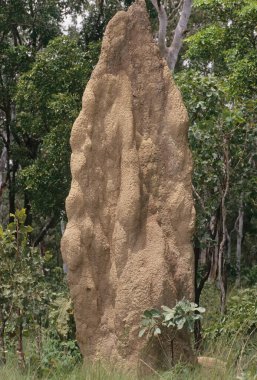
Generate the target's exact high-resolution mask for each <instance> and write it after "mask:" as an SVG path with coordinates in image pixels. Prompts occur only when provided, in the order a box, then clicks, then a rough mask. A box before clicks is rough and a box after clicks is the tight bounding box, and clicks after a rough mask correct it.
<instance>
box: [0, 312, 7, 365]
mask: <svg viewBox="0 0 257 380" xmlns="http://www.w3.org/2000/svg"><path fill="white" fill-rule="evenodd" d="M0 324H1V325H0V365H2V364H5V363H6V354H5V324H6V321H5V319H4V317H3V313H2V310H0Z"/></svg>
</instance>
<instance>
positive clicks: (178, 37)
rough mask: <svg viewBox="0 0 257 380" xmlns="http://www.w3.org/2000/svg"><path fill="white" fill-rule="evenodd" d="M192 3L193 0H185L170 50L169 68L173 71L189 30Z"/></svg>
mask: <svg viewBox="0 0 257 380" xmlns="http://www.w3.org/2000/svg"><path fill="white" fill-rule="evenodd" d="M192 3H193V0H184V2H183V7H182V11H181V14H180V18H179V21H178V24H177V27H176V29H175V33H174V37H173V41H172V43H171V46H170V47H169V50H168V58H167V62H168V66H169V68H170V69H171V70H172V71H173V70H174V68H175V66H176V63H177V60H178V54H179V52H180V49H181V47H182V44H183V39H184V34H185V32H186V30H187V24H188V20H189V17H190V15H191V10H192Z"/></svg>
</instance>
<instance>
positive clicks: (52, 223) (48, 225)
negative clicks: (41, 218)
mask: <svg viewBox="0 0 257 380" xmlns="http://www.w3.org/2000/svg"><path fill="white" fill-rule="evenodd" d="M55 223H56V218H55V216H53V217H52V218H51V219H50V220H49V221H48V222H47V223H46V225H45V226H44V227H43V228H42V230H41V231H40V233H39V235H38V237H37V238H36V239H35V241H34V243H33V247H37V246H38V244H39V243H40V242H41V241H42V240H43V239H44V237H45V235H46V234H47V232H48V230H50V228H53V227H54V226H55Z"/></svg>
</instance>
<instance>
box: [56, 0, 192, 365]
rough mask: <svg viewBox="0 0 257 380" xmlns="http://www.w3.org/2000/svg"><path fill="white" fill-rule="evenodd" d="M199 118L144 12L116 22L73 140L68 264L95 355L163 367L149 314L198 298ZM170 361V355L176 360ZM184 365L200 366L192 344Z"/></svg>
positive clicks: (139, 6)
mask: <svg viewBox="0 0 257 380" xmlns="http://www.w3.org/2000/svg"><path fill="white" fill-rule="evenodd" d="M187 130H188V117H187V112H186V110H185V107H184V105H183V102H182V99H181V95H180V93H179V91H178V89H177V88H176V86H175V84H174V82H173V79H172V76H171V73H170V71H169V69H168V67H167V65H166V63H165V62H164V60H163V59H162V58H161V57H160V54H159V50H158V48H157V46H156V45H155V43H154V41H153V39H152V35H151V31H150V27H149V20H148V15H147V11H146V9H145V6H144V2H142V1H138V2H137V3H136V4H134V5H132V6H131V7H130V8H129V10H128V11H127V12H119V13H117V14H116V15H115V17H114V18H113V19H112V20H111V22H110V23H109V25H108V27H107V30H106V33H105V37H104V40H103V45H102V51H101V56H100V59H99V62H98V64H97V66H96V68H95V70H94V72H93V74H92V77H91V79H90V81H89V82H88V85H87V87H86V90H85V93H84V96H83V106H82V111H81V113H80V115H79V117H78V118H77V120H76V122H75V124H74V126H73V129H72V135H71V146H72V157H71V171H72V184H71V190H70V194H69V196H68V198H67V203H66V207H67V214H68V220H69V221H68V225H67V228H66V231H65V234H64V237H63V239H62V254H63V257H64V260H65V262H66V263H67V265H68V270H69V272H68V278H69V286H70V289H71V294H72V299H73V302H74V307H75V319H76V326H77V336H78V341H79V345H80V347H81V350H82V353H83V355H84V357H90V358H93V359H96V358H103V359H107V360H108V361H109V360H113V361H115V362H117V363H119V364H124V365H126V366H135V365H136V364H137V363H138V362H139V360H138V359H139V358H141V359H142V360H143V361H145V362H146V363H148V364H149V365H150V366H153V367H156V366H160V365H161V362H160V361H159V359H160V358H162V359H161V360H163V361H165V355H166V354H163V353H161V354H160V357H159V356H158V350H159V348H158V347H157V346H151V347H150V346H149V345H146V341H145V340H144V339H139V338H138V331H139V322H140V319H141V315H142V313H143V311H144V310H145V309H149V308H151V307H160V306H161V305H168V306H174V304H175V301H176V300H179V299H181V298H182V297H186V298H188V299H192V296H193V252H192V246H191V237H192V230H193V226H194V208H193V201H192V194H191V169H192V163H191V154H190V151H189V149H188V143H187ZM167 352H168V351H167ZM174 354H175V357H176V358H178V357H180V356H181V355H182V357H184V358H190V357H191V349H190V345H189V340H188V337H187V336H186V334H183V333H182V334H180V335H178V337H177V341H176V344H175V352H174Z"/></svg>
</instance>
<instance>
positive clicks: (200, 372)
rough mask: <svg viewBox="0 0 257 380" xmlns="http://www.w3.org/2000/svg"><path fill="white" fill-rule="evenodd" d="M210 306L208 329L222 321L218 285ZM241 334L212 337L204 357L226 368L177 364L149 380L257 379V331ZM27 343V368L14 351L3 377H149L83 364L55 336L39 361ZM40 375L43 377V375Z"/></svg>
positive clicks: (208, 297)
mask: <svg viewBox="0 0 257 380" xmlns="http://www.w3.org/2000/svg"><path fill="white" fill-rule="evenodd" d="M202 306H204V307H206V309H207V310H206V315H205V317H204V324H203V326H204V328H205V330H206V329H208V327H210V326H212V327H215V326H216V324H217V321H219V320H220V314H219V292H218V290H217V289H216V288H215V286H213V285H210V284H207V285H206V287H205V289H204V292H203V297H202ZM244 334H245V335H243V334H241V332H240V331H238V332H237V333H235V334H234V335H233V336H231V337H230V338H228V337H225V336H218V337H217V336H216V337H212V335H209V336H208V341H207V342H205V344H204V346H203V347H202V350H201V352H200V353H199V354H198V355H200V356H207V357H212V358H216V359H219V360H222V361H223V362H226V366H225V368H224V367H223V368H222V367H221V366H219V365H217V366H216V368H207V369H206V368H203V367H201V366H199V365H195V366H186V365H183V364H177V365H176V366H175V367H173V368H172V370H170V371H167V372H165V373H163V372H162V373H154V371H153V373H152V375H151V376H148V377H147V378H145V379H147V380H156V379H162V380H237V379H238V380H257V331H256V330H252V332H251V333H249V332H247V333H244ZM26 343H27V344H26V345H25V349H26V357H27V368H26V371H23V372H22V371H21V370H20V369H19V368H18V366H17V359H16V357H15V355H14V354H12V355H11V354H9V356H8V361H7V365H5V366H2V367H0V380H37V379H42V380H145V379H144V378H143V377H142V376H139V377H138V376H137V374H136V372H135V373H133V372H131V373H124V372H122V371H120V370H118V369H117V368H115V367H110V364H104V363H95V364H89V363H88V364H87V365H84V366H82V364H81V362H80V359H79V358H80V356H78V353H76V352H74V351H72V353H70V354H67V353H63V351H62V352H61V351H58V350H59V349H58V347H56V345H55V344H54V341H52V340H51V339H46V340H45V341H44V344H43V350H42V353H41V359H40V360H38V359H37V360H35V355H34V356H33V353H35V347H34V346H33V343H32V341H31V340H28V341H27V342H26ZM39 375H40V377H39Z"/></svg>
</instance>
